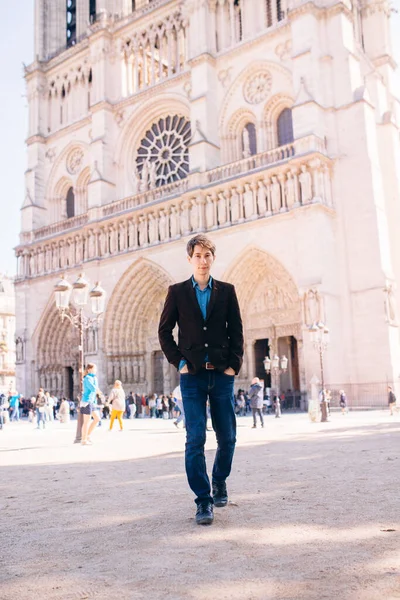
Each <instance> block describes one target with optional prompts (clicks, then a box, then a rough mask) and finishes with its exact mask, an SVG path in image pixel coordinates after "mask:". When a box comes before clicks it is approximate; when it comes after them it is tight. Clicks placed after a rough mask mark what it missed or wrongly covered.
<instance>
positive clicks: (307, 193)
mask: <svg viewBox="0 0 400 600" xmlns="http://www.w3.org/2000/svg"><path fill="white" fill-rule="evenodd" d="M299 183H300V189H301V202H302V204H307V203H308V202H311V200H312V181H311V175H310V173H309V172H308V171H307V168H306V166H305V165H301V173H300V175H299Z"/></svg>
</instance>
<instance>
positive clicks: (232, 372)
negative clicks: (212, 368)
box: [224, 367, 235, 375]
mask: <svg viewBox="0 0 400 600" xmlns="http://www.w3.org/2000/svg"><path fill="white" fill-rule="evenodd" d="M224 373H225V375H234V374H235V371H234V370H233V369H232V367H228V368H227V369H225V371H224Z"/></svg>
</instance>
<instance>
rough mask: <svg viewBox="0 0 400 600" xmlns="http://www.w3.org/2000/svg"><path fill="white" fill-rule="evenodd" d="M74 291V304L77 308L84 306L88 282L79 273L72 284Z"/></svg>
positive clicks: (86, 298) (87, 292)
mask: <svg viewBox="0 0 400 600" xmlns="http://www.w3.org/2000/svg"><path fill="white" fill-rule="evenodd" d="M72 288H73V290H74V302H75V304H76V305H77V306H79V307H83V306H86V304H87V301H88V296H89V282H88V281H87V280H86V279H85V278H84V276H83V273H81V274H80V275H79V277H78V279H77V280H76V281H75V282H74V283H73V284H72Z"/></svg>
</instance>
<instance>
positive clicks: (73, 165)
mask: <svg viewBox="0 0 400 600" xmlns="http://www.w3.org/2000/svg"><path fill="white" fill-rule="evenodd" d="M83 156H84V154H83V150H82V149H81V148H76V149H75V150H72V152H71V153H70V154H69V155H68V157H67V162H66V167H67V171H68V173H71V175H75V174H76V173H78V171H79V170H80V168H81V165H82V162H83Z"/></svg>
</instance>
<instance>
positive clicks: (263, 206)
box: [257, 179, 268, 215]
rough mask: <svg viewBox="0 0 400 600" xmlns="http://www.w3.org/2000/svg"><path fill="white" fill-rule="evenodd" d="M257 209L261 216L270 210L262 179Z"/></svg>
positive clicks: (259, 185) (259, 186)
mask: <svg viewBox="0 0 400 600" xmlns="http://www.w3.org/2000/svg"><path fill="white" fill-rule="evenodd" d="M257 209H258V214H259V215H264V214H265V213H266V212H267V210H268V206H267V189H266V187H265V185H264V182H263V180H262V179H260V181H259V182H258V192H257Z"/></svg>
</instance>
